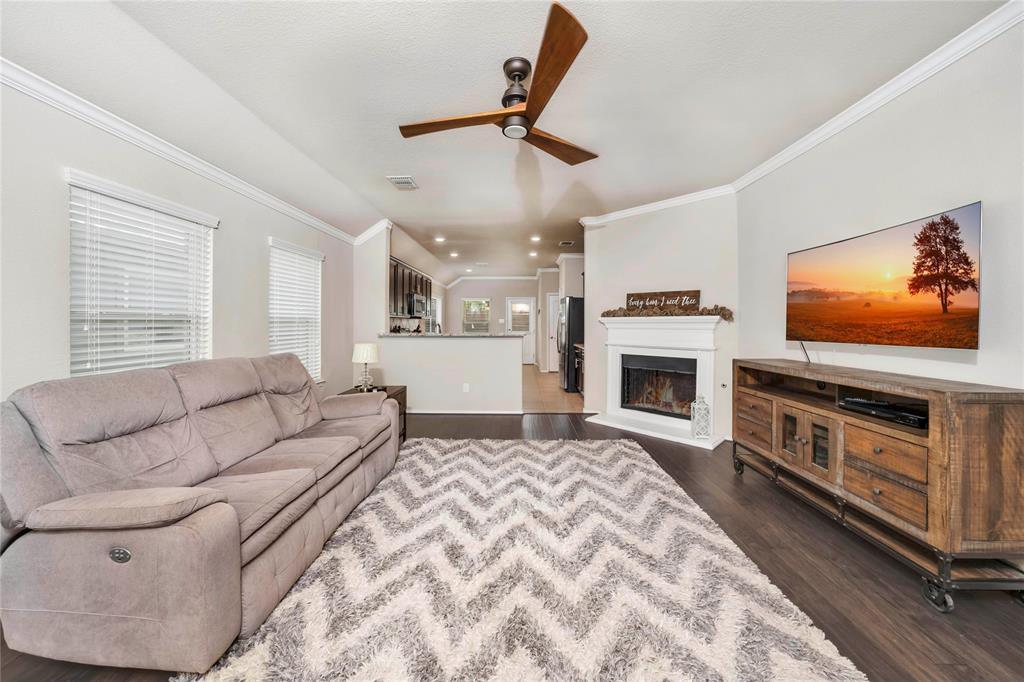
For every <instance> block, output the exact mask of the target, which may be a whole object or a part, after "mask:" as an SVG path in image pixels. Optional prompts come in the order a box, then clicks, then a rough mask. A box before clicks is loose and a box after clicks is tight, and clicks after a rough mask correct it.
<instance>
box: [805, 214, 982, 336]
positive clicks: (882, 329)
mask: <svg viewBox="0 0 1024 682" xmlns="http://www.w3.org/2000/svg"><path fill="white" fill-rule="evenodd" d="M980 263H981V202H980V201H979V202H977V203H974V204H968V205H967V206H961V207H960V208H956V209H953V210H951V211H944V212H942V213H937V214H935V215H933V216H928V217H927V218H922V219H921V220H915V221H913V222H910V223H904V224H903V225H897V226H895V227H889V228H886V229H882V230H878V231H877V232H870V233H868V234H864V235H861V236H859V237H853V238H851V239H846V240H843V241H839V242H834V243H832V244H825V245H824V246H816V247H814V248H811V249H805V250H803V251H795V252H793V253H791V254H789V270H788V277H787V279H788V282H787V286H786V290H787V293H786V339H787V340H790V341H824V342H829V343H859V344H877V345H885V346H919V347H929V348H977V347H978V308H979V306H978V302H979V293H980V292H979V285H980V281H981V280H980Z"/></svg>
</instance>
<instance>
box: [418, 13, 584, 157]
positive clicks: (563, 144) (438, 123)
mask: <svg viewBox="0 0 1024 682" xmlns="http://www.w3.org/2000/svg"><path fill="white" fill-rule="evenodd" d="M586 42H587V32H586V31H585V30H583V26H581V25H580V22H578V21H577V20H576V17H574V16H573V15H572V14H570V13H569V10H567V9H565V8H564V7H562V6H561V5H559V4H558V3H554V4H553V5H552V6H551V12H550V13H549V14H548V24H547V27H546V28H545V29H544V38H543V39H542V40H541V43H540V52H539V53H538V54H537V69H536V71H534V74H533V81H532V83H531V84H530V89H529V91H527V89H526V88H525V87H523V82H524V81H525V80H526V79H527V78H528V77H529V75H530V71H531V65H530V62H529V61H528V60H527V59H525V58H524V57H512V58H511V59H507V60H505V65H504V66H503V67H502V68H503V70H504V72H505V78H507V79H508V81H509V83H510V85H509V87H508V89H507V90H505V94H504V96H503V97H502V98H501V106H502V107H503V108H501V109H496V110H494V111H482V112H480V113H476V114H466V115H464V116H451V117H448V118H437V119H434V120H432V121H423V122H421V123H412V124H409V125H404V126H398V130H399V131H400V132H401V133H402V137H415V136H417V135H425V134H427V133H436V132H439V131H441V130H451V129H453V128H466V127H468V126H478V125H485V124H488V123H493V124H495V125H497V126H499V127H500V128H501V132H502V133H504V135H505V137H510V138H512V139H513V140H525V141H526V142H529V143H530V144H532V145H533V146H534V147H536V148H537V149H540V150H541V151H544V152H547V153H548V154H551V155H552V156H554V157H555V158H557V159H559V160H561V161H564V162H565V163H567V164H569V165H570V166H575V165H576V164H578V163H583V162H584V161H589V160H590V159H596V158H597V154H594V153H593V152H588V151H587V150H586V149H583V148H581V147H577V146H576V145H574V144H572V143H571V142H567V141H565V140H563V139H562V138H560V137H556V136H554V135H552V134H551V133H546V132H544V131H543V130H541V129H540V128H536V127H534V125H533V124H534V122H536V120H537V118H538V117H539V116H540V114H541V112H542V111H544V107H545V105H547V103H548V100H549V99H551V96H552V95H553V94H555V89H556V88H557V87H558V84H559V83H561V82H562V78H564V77H565V74H566V72H567V71H568V70H569V67H570V66H572V63H573V60H575V59H576V55H577V54H579V52H580V50H581V49H582V48H583V44H584V43H586Z"/></svg>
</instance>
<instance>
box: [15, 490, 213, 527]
mask: <svg viewBox="0 0 1024 682" xmlns="http://www.w3.org/2000/svg"><path fill="white" fill-rule="evenodd" d="M225 499H226V498H225V496H224V493H222V492H220V491H218V490H210V489H209V488H146V489H144V490H115V491H113V492H109V493H91V494H89V495H78V496H76V497H68V498H65V499H63V500H57V501H56V502H51V503H50V504H47V505H43V506H42V507H39V508H38V509H36V510H34V511H33V512H32V513H31V514H29V515H28V520H27V522H26V525H27V526H28V527H29V528H32V529H34V530H75V529H81V530H103V529H115V528H153V527H155V526H164V525H167V524H168V523H174V522H175V521H179V520H181V519H183V518H185V517H186V516H189V515H191V514H193V513H195V512H197V511H199V510H200V509H202V508H203V507H208V506H210V505H211V504H213V503H215V502H224V501H225Z"/></svg>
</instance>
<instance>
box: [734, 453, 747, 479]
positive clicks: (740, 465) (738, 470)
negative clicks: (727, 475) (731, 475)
mask: <svg viewBox="0 0 1024 682" xmlns="http://www.w3.org/2000/svg"><path fill="white" fill-rule="evenodd" d="M744 468H745V467H744V466H743V462H741V461H740V460H739V458H738V457H733V458H732V470H733V471H735V472H736V475H737V476H742V475H743V469H744Z"/></svg>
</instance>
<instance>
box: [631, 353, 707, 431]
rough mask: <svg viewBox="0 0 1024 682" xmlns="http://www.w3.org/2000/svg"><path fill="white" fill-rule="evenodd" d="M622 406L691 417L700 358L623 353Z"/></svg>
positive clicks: (680, 416) (675, 416)
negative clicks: (691, 404) (691, 405)
mask: <svg viewBox="0 0 1024 682" xmlns="http://www.w3.org/2000/svg"><path fill="white" fill-rule="evenodd" d="M621 357H622V403H621V404H622V408H623V409H626V410H639V411H641V412H650V413H652V414H659V415H664V416H666V417H672V418H674V419H689V418H690V403H692V402H693V399H694V398H695V397H696V396H697V360H696V359H695V358H669V357H659V356H655V355H626V354H623V355H622V356H621Z"/></svg>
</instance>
